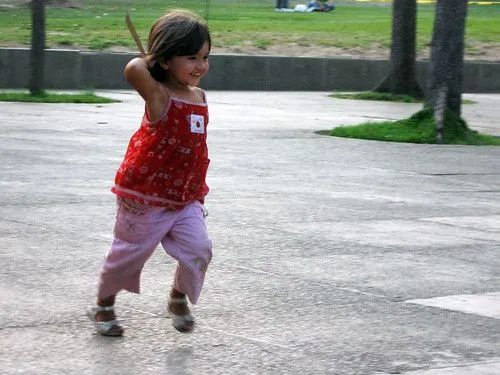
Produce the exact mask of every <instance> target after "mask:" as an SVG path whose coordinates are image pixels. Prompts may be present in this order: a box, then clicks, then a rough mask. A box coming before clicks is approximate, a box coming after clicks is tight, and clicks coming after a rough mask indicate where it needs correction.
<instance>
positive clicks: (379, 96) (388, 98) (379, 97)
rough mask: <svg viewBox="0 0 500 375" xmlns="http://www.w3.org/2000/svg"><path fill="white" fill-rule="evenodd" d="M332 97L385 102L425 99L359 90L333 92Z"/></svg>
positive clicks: (410, 101)
mask: <svg viewBox="0 0 500 375" xmlns="http://www.w3.org/2000/svg"><path fill="white" fill-rule="evenodd" d="M329 96H330V97H331V98H337V99H351V100H376V101H383V102H401V103H422V101H423V99H418V98H414V97H413V96H409V95H394V94H391V93H382V92H373V91H366V92H358V93H354V94H345V93H333V94H331V95H329Z"/></svg>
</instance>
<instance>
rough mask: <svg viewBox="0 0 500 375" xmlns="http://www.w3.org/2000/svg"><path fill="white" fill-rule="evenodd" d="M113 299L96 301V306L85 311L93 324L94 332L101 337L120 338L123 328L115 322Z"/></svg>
mask: <svg viewBox="0 0 500 375" xmlns="http://www.w3.org/2000/svg"><path fill="white" fill-rule="evenodd" d="M114 303H115V297H114V296H113V297H110V298H107V299H105V300H97V306H94V307H90V308H88V309H87V315H88V317H89V318H90V320H92V321H93V322H94V325H95V328H96V331H97V332H98V333H100V334H101V335H103V336H115V337H116V336H121V335H123V328H122V327H121V326H120V324H119V323H118V321H117V320H116V315H115V310H114V307H113V305H114Z"/></svg>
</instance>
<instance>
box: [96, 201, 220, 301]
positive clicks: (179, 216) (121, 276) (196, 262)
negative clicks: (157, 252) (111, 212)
mask: <svg viewBox="0 0 500 375" xmlns="http://www.w3.org/2000/svg"><path fill="white" fill-rule="evenodd" d="M114 235H115V238H114V240H113V244H112V245H111V249H110V250H109V252H108V254H107V255H106V258H105V260H104V265H103V268H102V270H101V275H100V278H99V287H98V293H97V297H98V298H99V299H105V298H108V297H110V296H114V295H116V294H117V293H118V292H119V291H120V290H122V289H126V290H128V291H130V292H133V293H139V291H140V276H141V271H142V268H143V267H144V264H145V263H146V261H147V260H148V259H149V257H150V256H151V255H152V254H153V251H154V249H155V248H156V246H158V244H159V243H161V244H162V246H163V248H164V249H165V251H166V252H167V254H169V255H170V256H172V257H173V258H175V259H176V260H177V261H178V262H179V263H178V265H177V270H176V273H175V278H174V283H173V285H172V287H173V288H175V289H176V290H178V291H179V292H181V293H184V294H187V296H188V297H189V300H190V301H191V303H193V304H194V303H196V302H197V301H198V297H199V296H200V293H201V288H202V286H203V281H204V279H205V272H206V270H207V266H208V264H209V263H210V260H211V259H212V241H211V240H210V238H208V234H207V227H206V225H205V218H204V211H203V205H202V204H201V203H200V202H192V203H190V204H188V205H187V206H186V207H184V208H183V209H181V210H177V211H169V210H166V209H165V208H162V207H152V206H145V205H142V204H139V203H136V202H134V201H132V200H130V199H124V198H120V197H118V200H117V213H116V223H115V229H114Z"/></svg>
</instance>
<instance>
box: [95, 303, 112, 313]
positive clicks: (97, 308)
mask: <svg viewBox="0 0 500 375" xmlns="http://www.w3.org/2000/svg"><path fill="white" fill-rule="evenodd" d="M92 310H93V311H94V312H96V313H97V312H103V311H115V307H114V306H99V305H97V306H94V307H92Z"/></svg>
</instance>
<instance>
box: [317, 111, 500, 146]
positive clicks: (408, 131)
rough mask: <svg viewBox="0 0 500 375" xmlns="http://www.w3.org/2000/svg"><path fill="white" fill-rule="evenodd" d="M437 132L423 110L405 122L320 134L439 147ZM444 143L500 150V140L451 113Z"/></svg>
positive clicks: (340, 129) (433, 122)
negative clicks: (483, 146)
mask: <svg viewBox="0 0 500 375" xmlns="http://www.w3.org/2000/svg"><path fill="white" fill-rule="evenodd" d="M435 129H436V126H435V121H434V118H433V111H432V109H423V110H421V111H419V112H417V113H415V114H414V115H413V116H411V117H410V118H408V119H404V120H399V121H388V122H381V123H365V124H360V125H356V126H341V127H337V128H334V129H332V130H330V131H326V132H320V134H327V135H331V136H335V137H344V138H358V139H369V140H376V141H385V142H406V143H429V144H433V143H437V142H436V131H435ZM443 143H445V144H459V145H478V146H479V145H496V146H500V137H495V136H489V135H484V134H480V133H478V132H476V131H475V130H471V129H469V128H468V127H467V124H466V123H465V121H464V120H462V119H461V118H460V117H458V116H457V115H455V114H454V113H453V112H451V111H448V112H447V113H446V118H445V123H444V131H443Z"/></svg>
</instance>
